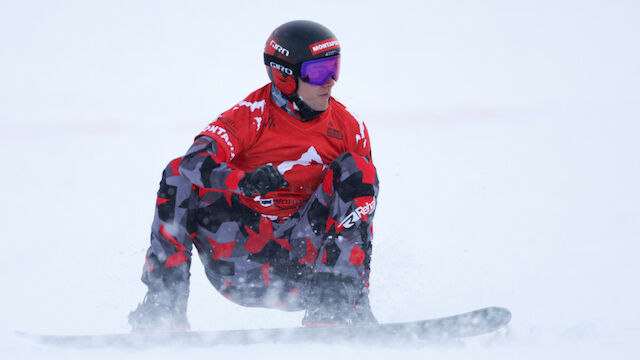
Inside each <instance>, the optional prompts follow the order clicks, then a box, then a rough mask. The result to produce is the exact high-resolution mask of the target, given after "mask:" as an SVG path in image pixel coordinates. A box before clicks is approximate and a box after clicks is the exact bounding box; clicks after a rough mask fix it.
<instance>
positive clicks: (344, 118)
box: [330, 98, 367, 137]
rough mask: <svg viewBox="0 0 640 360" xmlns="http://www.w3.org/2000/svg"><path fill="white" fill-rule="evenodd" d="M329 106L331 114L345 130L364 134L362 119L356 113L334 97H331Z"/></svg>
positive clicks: (364, 127)
mask: <svg viewBox="0 0 640 360" xmlns="http://www.w3.org/2000/svg"><path fill="white" fill-rule="evenodd" d="M330 106H331V114H332V116H333V117H334V118H336V119H338V120H339V121H340V122H341V124H342V126H343V127H344V128H345V129H346V130H348V131H352V132H356V133H360V135H361V136H362V137H365V136H366V132H367V129H366V126H365V124H364V121H362V120H361V119H360V118H359V117H358V115H357V114H356V113H354V112H353V111H352V110H351V109H349V108H347V107H346V106H345V105H344V104H342V103H341V102H340V101H338V100H336V99H335V98H331V105H330Z"/></svg>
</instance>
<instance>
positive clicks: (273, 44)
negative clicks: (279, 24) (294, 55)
mask: <svg viewBox="0 0 640 360" xmlns="http://www.w3.org/2000/svg"><path fill="white" fill-rule="evenodd" d="M269 45H271V47H272V48H274V49H275V50H276V51H277V52H279V53H281V54H282V55H284V56H289V50H287V49H285V48H283V47H282V45H280V44H278V43H277V42H276V41H275V40H271V41H270V42H269Z"/></svg>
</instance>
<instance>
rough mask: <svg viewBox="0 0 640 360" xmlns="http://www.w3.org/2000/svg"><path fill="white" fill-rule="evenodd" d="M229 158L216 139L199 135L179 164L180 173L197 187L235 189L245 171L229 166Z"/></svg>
mask: <svg viewBox="0 0 640 360" xmlns="http://www.w3.org/2000/svg"><path fill="white" fill-rule="evenodd" d="M230 160H231V159H230V158H229V156H227V155H226V153H225V151H224V149H223V148H222V147H221V146H220V145H218V143H217V141H215V140H214V139H212V138H211V137H209V136H199V137H198V138H196V141H195V142H194V143H193V145H191V147H190V148H189V150H188V151H187V154H186V155H185V156H184V157H183V158H182V161H181V162H180V164H179V171H180V175H182V176H184V177H186V178H187V179H189V181H190V182H191V183H193V184H194V185H196V186H199V187H203V188H209V189H218V190H231V191H236V190H238V182H239V181H240V179H242V177H243V176H244V175H245V173H244V172H243V171H240V170H236V169H232V168H230V167H229V165H227V162H228V161H230Z"/></svg>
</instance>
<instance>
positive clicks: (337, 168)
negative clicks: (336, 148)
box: [322, 153, 378, 201]
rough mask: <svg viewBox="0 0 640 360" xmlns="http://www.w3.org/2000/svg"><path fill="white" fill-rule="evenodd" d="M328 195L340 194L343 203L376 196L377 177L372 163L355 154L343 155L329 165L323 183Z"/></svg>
mask: <svg viewBox="0 0 640 360" xmlns="http://www.w3.org/2000/svg"><path fill="white" fill-rule="evenodd" d="M322 186H323V189H324V190H325V191H326V192H327V193H328V194H329V195H333V193H334V192H337V193H338V194H340V198H341V199H342V200H343V201H350V200H352V199H355V198H359V197H370V196H372V197H377V196H378V176H377V173H376V168H375V166H374V165H373V162H372V161H371V160H369V159H367V158H366V157H364V156H361V155H358V154H355V153H343V154H341V155H340V156H338V157H337V158H336V160H335V161H334V162H333V163H332V164H331V170H330V172H329V173H328V174H327V175H326V177H325V179H324V181H323V185H322Z"/></svg>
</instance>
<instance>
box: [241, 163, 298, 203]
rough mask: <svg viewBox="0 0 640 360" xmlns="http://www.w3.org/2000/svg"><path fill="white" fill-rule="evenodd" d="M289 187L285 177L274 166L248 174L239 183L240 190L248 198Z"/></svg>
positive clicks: (261, 168)
mask: <svg viewBox="0 0 640 360" xmlns="http://www.w3.org/2000/svg"><path fill="white" fill-rule="evenodd" d="M287 186H289V183H288V182H287V180H285V179H284V176H282V174H280V172H279V171H278V169H276V168H275V166H273V165H263V166H261V167H259V168H257V169H255V170H253V171H252V172H250V173H247V174H246V175H245V176H244V177H243V178H242V179H240V182H239V183H238V189H239V190H240V191H242V193H243V194H244V195H246V196H252V195H255V194H260V195H261V196H264V195H265V194H266V193H268V192H270V191H274V190H278V189H280V188H282V187H287Z"/></svg>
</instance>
